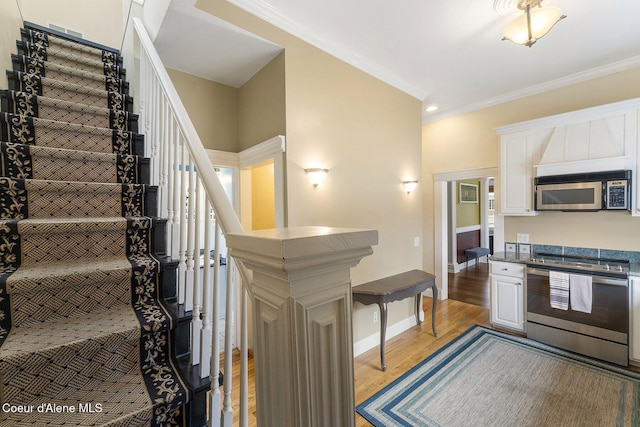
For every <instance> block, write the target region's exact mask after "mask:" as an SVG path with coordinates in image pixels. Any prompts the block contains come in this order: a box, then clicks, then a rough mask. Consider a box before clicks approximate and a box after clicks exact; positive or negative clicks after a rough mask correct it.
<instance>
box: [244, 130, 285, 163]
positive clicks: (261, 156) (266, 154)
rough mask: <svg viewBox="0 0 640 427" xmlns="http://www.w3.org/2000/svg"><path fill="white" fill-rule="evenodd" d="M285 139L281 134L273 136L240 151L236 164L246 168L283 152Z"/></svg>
mask: <svg viewBox="0 0 640 427" xmlns="http://www.w3.org/2000/svg"><path fill="white" fill-rule="evenodd" d="M284 141H285V139H284V136H282V135H277V136H274V137H273V138H270V139H267V140H266V141H264V142H261V143H260V144H258V145H254V146H253V147H250V148H247V149H246V150H244V151H241V152H240V155H239V163H238V165H239V166H240V167H241V168H246V167H248V166H251V165H255V164H257V163H260V162H264V161H265V160H269V159H272V158H273V157H274V156H276V155H279V154H281V153H284V152H285V142H284Z"/></svg>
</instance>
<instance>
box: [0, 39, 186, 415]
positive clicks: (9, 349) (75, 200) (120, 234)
mask: <svg viewBox="0 0 640 427" xmlns="http://www.w3.org/2000/svg"><path fill="white" fill-rule="evenodd" d="M21 34H22V40H21V41H19V42H18V46H17V48H18V54H17V55H12V61H13V66H14V69H13V70H11V71H8V72H7V75H8V77H9V89H8V90H3V91H0V100H1V101H2V112H0V168H1V171H2V174H1V176H0V402H2V403H6V404H9V406H7V408H6V409H8V410H5V411H2V410H0V425H2V426H25V425H38V426H39V425H68V426H70V425H77V426H94V425H101V426H102V425H104V426H123V427H125V426H126V427H130V426H166V425H177V426H182V425H189V424H190V420H189V402H190V399H191V398H192V396H191V394H192V392H191V391H190V388H189V385H188V383H187V382H185V380H184V378H183V376H182V374H181V373H180V370H179V368H178V366H177V362H176V360H175V357H174V356H175V352H174V348H173V345H174V341H175V340H174V338H173V334H174V333H175V328H176V324H177V322H178V319H177V318H176V317H175V316H174V315H173V314H172V309H171V308H170V307H169V305H168V304H167V303H166V302H165V301H164V300H163V295H162V294H163V287H162V283H161V281H162V278H163V263H162V262H161V258H158V255H156V253H157V252H161V249H159V248H161V247H162V240H163V239H164V233H165V221H164V220H162V219H158V218H156V217H155V216H156V210H157V207H156V205H157V201H156V188H155V187H153V186H150V185H148V182H149V168H148V159H145V158H143V157H141V156H140V155H139V154H141V153H143V151H142V150H143V148H142V147H143V145H142V144H143V138H142V136H141V135H138V134H137V133H136V132H137V116H136V115H135V114H132V113H131V111H130V107H131V105H132V103H131V99H130V97H129V96H128V95H127V91H128V84H127V83H126V81H125V79H124V77H125V72H124V70H123V69H122V61H121V59H120V57H119V55H118V54H117V52H116V51H112V50H108V49H101V48H99V47H94V46H93V45H90V44H83V43H79V42H77V41H74V40H69V39H65V38H63V37H61V36H59V35H56V34H55V33H47V32H44V31H42V30H40V29H37V28H36V29H34V28H25V29H23V30H22V32H21Z"/></svg>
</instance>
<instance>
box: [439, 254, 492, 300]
mask: <svg viewBox="0 0 640 427" xmlns="http://www.w3.org/2000/svg"><path fill="white" fill-rule="evenodd" d="M448 277H449V299H452V300H456V301H461V302H466V303H468V304H473V305H478V306H480V307H486V308H489V264H488V263H487V262H480V263H478V264H476V265H473V266H471V267H469V268H465V269H464V270H462V271H460V272H458V273H456V274H454V273H449V276H448Z"/></svg>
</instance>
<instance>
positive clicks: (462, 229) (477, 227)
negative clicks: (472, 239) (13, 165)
mask: <svg viewBox="0 0 640 427" xmlns="http://www.w3.org/2000/svg"><path fill="white" fill-rule="evenodd" d="M481 229H482V225H480V224H476V225H467V226H465V227H458V228H456V234H460V233H468V232H469V231H477V230H481Z"/></svg>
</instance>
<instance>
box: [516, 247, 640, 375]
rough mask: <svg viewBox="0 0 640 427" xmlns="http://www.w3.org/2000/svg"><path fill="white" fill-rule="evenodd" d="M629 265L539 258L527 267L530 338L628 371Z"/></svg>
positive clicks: (596, 260) (548, 255)
mask: <svg viewBox="0 0 640 427" xmlns="http://www.w3.org/2000/svg"><path fill="white" fill-rule="evenodd" d="M628 274H629V261H628V260H616V259H605V258H587V257H570V256H559V255H553V254H536V255H535V257H533V258H531V260H530V261H529V262H528V263H527V336H528V337H529V338H531V339H534V340H537V341H541V342H545V343H547V344H550V345H553V346H556V347H560V348H564V349H566V350H570V351H574V352H577V353H581V354H584V355H587V356H591V357H595V358H597V359H602V360H606V361H609V362H613V363H616V364H619V365H623V366H627V364H628V361H629V349H628V334H629V292H628Z"/></svg>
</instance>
